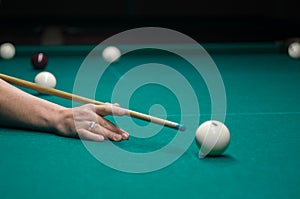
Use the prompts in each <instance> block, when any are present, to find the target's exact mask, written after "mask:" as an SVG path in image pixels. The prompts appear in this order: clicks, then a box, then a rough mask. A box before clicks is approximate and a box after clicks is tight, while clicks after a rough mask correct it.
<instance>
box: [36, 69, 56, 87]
mask: <svg viewBox="0 0 300 199" xmlns="http://www.w3.org/2000/svg"><path fill="white" fill-rule="evenodd" d="M34 82H35V83H37V84H39V85H42V86H47V87H50V88H55V86H56V78H55V76H54V75H53V74H52V73H49V72H45V71H44V72H40V73H38V74H37V75H36V76H35V78H34Z"/></svg>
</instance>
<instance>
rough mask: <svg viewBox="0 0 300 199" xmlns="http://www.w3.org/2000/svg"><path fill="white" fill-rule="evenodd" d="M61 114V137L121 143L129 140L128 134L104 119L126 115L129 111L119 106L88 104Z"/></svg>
mask: <svg viewBox="0 0 300 199" xmlns="http://www.w3.org/2000/svg"><path fill="white" fill-rule="evenodd" d="M60 112H61V113H60V119H59V120H60V121H58V125H57V128H56V129H57V133H58V134H60V135H63V136H67V137H80V138H81V139H85V140H92V141H103V140H104V139H105V138H108V139H110V140H113V141H121V140H127V139H128V138H129V134H128V133H127V132H125V131H124V130H122V129H120V128H119V127H117V126H116V125H114V124H113V123H111V122H110V121H108V120H107V119H105V118H104V116H107V115H116V116H123V115H126V113H127V111H126V110H125V109H123V108H120V107H119V105H118V104H108V103H107V104H105V105H94V104H86V105H83V106H80V107H76V108H71V109H63V110H61V111H60Z"/></svg>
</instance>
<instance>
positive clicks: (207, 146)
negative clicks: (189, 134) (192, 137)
mask: <svg viewBox="0 0 300 199" xmlns="http://www.w3.org/2000/svg"><path fill="white" fill-rule="evenodd" d="M229 142H230V133H229V130H228V128H227V127H226V126H225V125H224V124H223V123H222V122H219V121H216V120H210V121H206V122H204V123H203V124H201V125H200V126H199V127H198V129H197V131H196V143H197V146H198V147H199V149H200V153H199V157H200V156H201V157H205V156H206V155H209V156H218V155H221V154H222V153H223V152H224V151H225V150H226V148H227V147H228V145H229Z"/></svg>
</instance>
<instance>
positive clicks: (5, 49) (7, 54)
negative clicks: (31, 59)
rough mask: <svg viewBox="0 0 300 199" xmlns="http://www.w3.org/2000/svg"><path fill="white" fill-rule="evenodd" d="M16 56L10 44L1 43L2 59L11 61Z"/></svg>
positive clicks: (0, 53)
mask: <svg viewBox="0 0 300 199" xmlns="http://www.w3.org/2000/svg"><path fill="white" fill-rule="evenodd" d="M15 54H16V48H15V46H14V45H13V44H11V43H3V44H2V45H1V46H0V55H1V57H2V58H3V59H11V58H13V57H14V56H15Z"/></svg>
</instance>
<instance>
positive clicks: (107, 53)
mask: <svg viewBox="0 0 300 199" xmlns="http://www.w3.org/2000/svg"><path fill="white" fill-rule="evenodd" d="M120 56H121V51H120V50H119V49H118V48H117V47H115V46H108V47H106V48H105V49H104V50H103V52H102V57H103V59H104V60H105V61H107V62H108V63H114V62H116V61H118V60H119V58H120Z"/></svg>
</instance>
